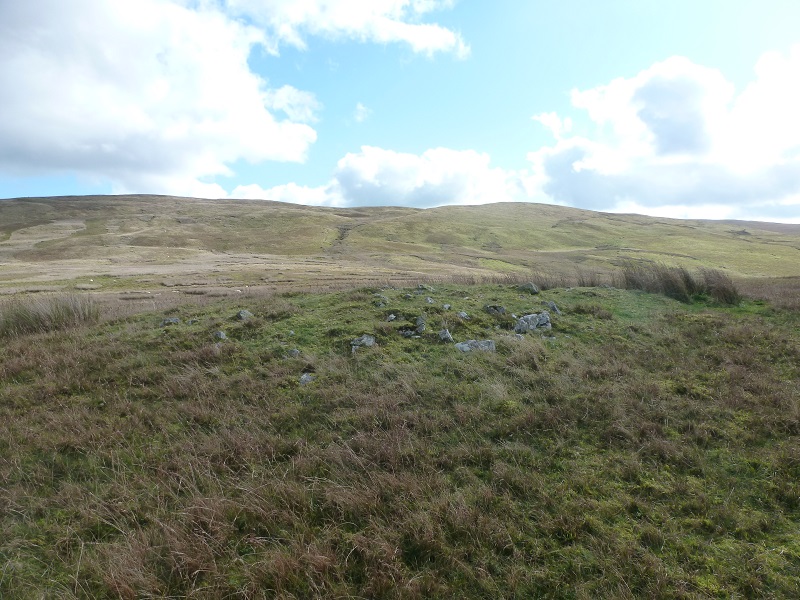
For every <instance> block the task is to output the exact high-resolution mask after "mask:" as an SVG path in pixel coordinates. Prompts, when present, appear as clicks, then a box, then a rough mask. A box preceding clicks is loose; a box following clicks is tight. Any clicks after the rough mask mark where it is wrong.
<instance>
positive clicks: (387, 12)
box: [0, 0, 467, 197]
mask: <svg viewBox="0 0 800 600" xmlns="http://www.w3.org/2000/svg"><path fill="white" fill-rule="evenodd" d="M448 6H449V3H447V2H437V1H435V0H425V1H421V0H410V1H409V0H392V1H386V0H369V1H355V0H338V1H336V0H304V1H303V2H295V1H288V0H287V1H282V0H270V1H269V2H267V1H258V2H257V1H255V0H228V1H226V2H223V1H214V0H205V1H200V2H195V1H189V0H138V1H137V2H116V1H110V0H107V1H103V0H73V1H71V2H63V1H61V0H27V1H25V2H0V106H2V111H0V173H2V174H6V175H11V176H36V175H45V174H53V173H73V174H77V175H79V176H82V177H85V178H87V179H89V180H96V181H109V182H111V183H112V185H113V188H114V190H115V191H116V192H126V191H152V192H158V193H168V194H182V195H191V196H205V197H224V196H226V195H227V193H226V190H225V189H223V188H222V187H221V186H220V185H219V184H217V183H214V178H215V177H217V176H221V175H223V176H224V175H232V172H231V167H230V165H232V164H234V163H236V162H237V161H242V160H243V161H248V162H250V163H260V162H264V161H294V162H303V161H304V160H305V158H306V156H307V153H308V151H309V148H310V146H311V145H312V144H314V142H315V141H316V139H317V133H316V131H315V130H314V128H313V127H312V125H313V123H315V122H316V121H317V113H318V111H319V109H320V103H319V102H318V101H317V99H316V97H315V96H314V94H313V93H312V92H308V91H303V90H298V89H295V88H293V87H291V86H287V85H283V86H279V87H274V86H271V85H270V82H268V81H267V80H265V79H264V78H262V77H260V76H259V75H257V74H256V73H254V72H253V71H252V70H251V68H250V66H249V65H248V58H249V56H250V54H251V51H252V50H253V48H254V47H262V48H266V49H268V50H269V51H271V52H277V51H278V48H279V47H280V46H281V45H285V44H289V45H293V46H297V47H304V46H305V42H304V38H305V36H307V35H326V36H329V37H332V38H355V39H359V40H364V41H376V42H382V43H387V42H402V43H406V44H408V45H409V46H410V47H411V48H412V49H413V50H414V51H416V52H423V53H426V54H431V53H434V52H438V51H446V52H453V53H456V54H460V55H463V54H465V53H466V52H467V47H466V45H465V44H464V43H463V41H462V40H461V38H460V37H459V36H458V35H457V34H455V33H453V32H451V31H449V30H447V29H445V28H442V27H439V26H436V25H430V24H426V23H422V22H421V18H422V17H423V16H424V15H425V14H426V13H428V12H430V11H431V10H434V9H440V8H447V7H448Z"/></svg>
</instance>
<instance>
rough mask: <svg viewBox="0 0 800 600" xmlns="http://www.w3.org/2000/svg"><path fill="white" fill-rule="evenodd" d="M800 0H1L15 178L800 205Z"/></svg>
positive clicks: (786, 216) (323, 201)
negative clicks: (14, 0)
mask: <svg viewBox="0 0 800 600" xmlns="http://www.w3.org/2000/svg"><path fill="white" fill-rule="evenodd" d="M798 23H800V3H798V2H796V1H793V0H792V1H790V0H770V1H769V2H755V1H754V0H724V1H723V0H703V1H702V2H696V1H695V2H689V1H685V0H677V1H675V0H673V1H672V2H663V0H662V1H660V2H656V1H652V0H604V1H603V2H597V1H594V0H572V1H569V0H565V1H562V2H543V1H535V0H529V1H526V2H522V1H515V2H512V1H511V0H496V1H494V2H485V1H479V0H460V1H459V0H453V1H450V0H371V1H367V0H140V1H139V2H136V3H129V2H122V1H120V0H116V1H114V0H72V1H71V2H69V3H64V2H61V1H60V0H28V1H27V2H24V3H12V2H4V3H0V197H15V196H36V195H62V194H91V193H129V192H135V193H154V194H174V195H185V196H198V197H211V198H261V199H272V200H282V201H288V202H300V203H306V204H320V205H331V206H357V205H369V204H373V205H374V204H402V205H407V206H418V207H430V206H439V205H445V204H477V203H487V202H498V201H528V202H546V203H554V204H563V205H569V206H576V207H579V208H589V209H592V210H604V211H617V212H636V213H643V214H651V215H659V216H671V217H698V218H742V219H760V220H771V221H789V222H800V117H799V116H798V115H797V114H796V107H797V106H800V33H798V31H800V30H798V27H797V24H798Z"/></svg>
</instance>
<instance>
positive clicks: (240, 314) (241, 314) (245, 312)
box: [236, 309, 253, 321]
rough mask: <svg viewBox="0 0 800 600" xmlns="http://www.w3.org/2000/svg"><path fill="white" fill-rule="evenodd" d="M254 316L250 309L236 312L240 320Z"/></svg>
mask: <svg viewBox="0 0 800 600" xmlns="http://www.w3.org/2000/svg"><path fill="white" fill-rule="evenodd" d="M252 317H253V313H251V312H250V311H249V310H245V309H242V310H240V311H239V312H238V313H236V318H237V319H239V320H240V321H247V319H250V318H252Z"/></svg>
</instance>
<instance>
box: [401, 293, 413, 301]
mask: <svg viewBox="0 0 800 600" xmlns="http://www.w3.org/2000/svg"><path fill="white" fill-rule="evenodd" d="M403 298H405V299H406V300H413V299H414V296H412V295H411V294H403Z"/></svg>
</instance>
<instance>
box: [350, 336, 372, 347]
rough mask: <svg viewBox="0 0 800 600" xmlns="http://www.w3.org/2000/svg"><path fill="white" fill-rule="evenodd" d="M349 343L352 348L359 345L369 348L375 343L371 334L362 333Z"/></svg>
mask: <svg viewBox="0 0 800 600" xmlns="http://www.w3.org/2000/svg"><path fill="white" fill-rule="evenodd" d="M350 345H351V346H352V347H353V348H358V347H361V346H364V347H366V348H371V347H372V346H374V345H375V338H374V337H372V336H371V335H367V334H364V335H362V336H361V337H358V338H356V339H354V340H353V341H352V342H350Z"/></svg>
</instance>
